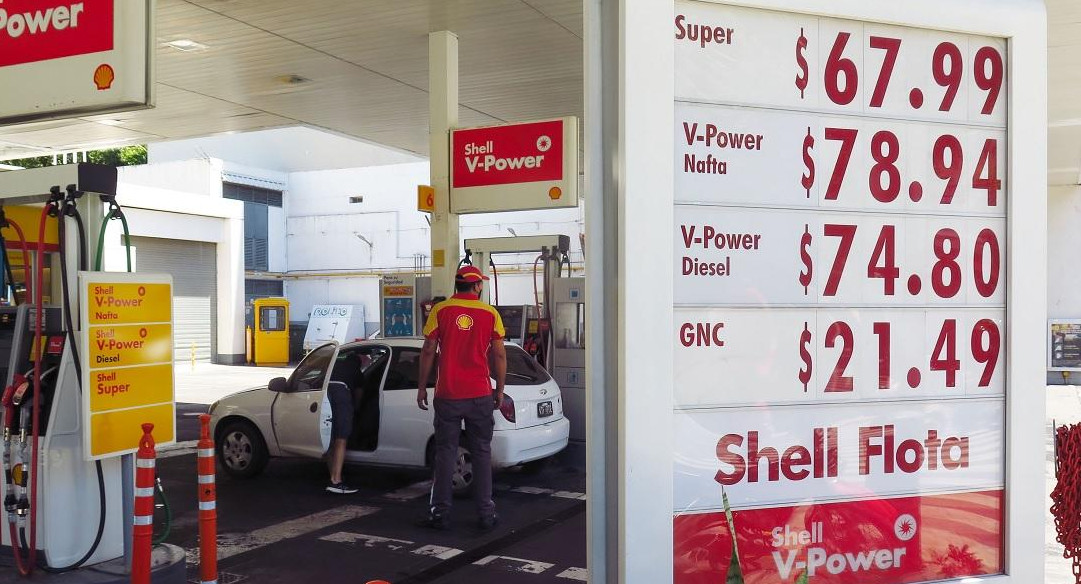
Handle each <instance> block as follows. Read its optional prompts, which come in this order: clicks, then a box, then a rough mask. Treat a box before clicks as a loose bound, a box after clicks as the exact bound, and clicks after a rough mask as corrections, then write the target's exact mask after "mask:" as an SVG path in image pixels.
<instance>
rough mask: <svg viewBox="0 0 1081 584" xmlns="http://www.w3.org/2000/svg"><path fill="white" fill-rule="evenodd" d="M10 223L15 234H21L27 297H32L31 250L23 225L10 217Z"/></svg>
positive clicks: (5, 259)
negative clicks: (29, 249) (28, 249)
mask: <svg viewBox="0 0 1081 584" xmlns="http://www.w3.org/2000/svg"><path fill="white" fill-rule="evenodd" d="M8 224H9V225H11V228H12V229H14V230H15V234H16V235H18V236H19V244H20V245H21V246H22V250H23V277H24V278H26V298H28V299H29V298H32V296H31V294H32V292H31V287H30V252H29V251H27V249H26V247H27V246H26V236H25V235H23V230H22V227H19V224H18V223H16V222H14V221H12V220H11V219H8ZM4 261H7V258H4Z"/></svg>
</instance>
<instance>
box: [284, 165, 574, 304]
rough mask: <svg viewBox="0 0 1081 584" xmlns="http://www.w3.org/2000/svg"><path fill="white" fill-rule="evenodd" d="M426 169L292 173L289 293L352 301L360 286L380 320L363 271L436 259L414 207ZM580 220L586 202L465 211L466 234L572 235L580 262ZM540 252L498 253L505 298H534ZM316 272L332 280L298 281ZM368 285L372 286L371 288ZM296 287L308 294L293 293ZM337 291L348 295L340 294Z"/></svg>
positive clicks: (409, 266) (374, 292)
mask: <svg viewBox="0 0 1081 584" xmlns="http://www.w3.org/2000/svg"><path fill="white" fill-rule="evenodd" d="M428 177H429V172H428V163H427V162H421V163H412V164H399V165H393V166H380V167H370V168H358V169H346V170H331V171H315V172H301V173H293V174H291V175H289V187H290V191H289V197H288V202H287V204H286V213H287V238H286V245H287V255H288V266H289V269H288V276H287V281H286V293H287V295H288V296H289V297H290V300H291V302H294V303H296V302H299V303H301V304H305V305H308V304H307V302H308V301H307V297H308V295H310V294H315V293H314V292H309V290H316V289H318V290H320V291H321V292H319V293H320V294H322V293H325V294H328V296H327V298H326V300H324V301H321V302H314V303H347V301H346V300H344V298H345V296H347V295H349V294H354V293H355V294H362V295H365V296H366V297H368V298H370V299H371V302H372V303H371V304H366V308H367V309H368V311H369V317H368V319H369V320H375V318H373V317H372V315H373V314H377V311H378V306H379V305H378V298H379V293H378V287H377V284H375V283H372V282H369V281H368V279H369V277H370V276H366V277H365V278H364V279H363V281H364V283H363V284H361V283H359V282H358V281H357V280H356V278H357V277H358V274H357V273H358V272H363V273H364V274H365V275H370V274H378V273H381V272H387V271H408V270H412V269H413V268H414V266H415V262H416V258H415V256H416V255H418V254H419V255H422V256H423V257H424V262H425V263H424V265H425V266H430V259H428V256H429V255H430V253H431V250H430V240H429V237H430V230H429V227H428V222H427V221H426V217H427V215H426V214H425V213H421V212H419V211H417V210H416V206H417V199H416V196H417V195H416V187H417V185H420V184H427V182H428ZM356 196H362V197H363V198H364V200H363V202H361V203H350V202H349V198H350V197H356ZM582 225H583V221H582V212H581V209H559V210H550V211H524V212H514V213H489V214H483V215H466V216H463V217H462V219H461V235H462V239H463V240H464V239H470V238H480V237H509V236H513V235H518V236H526V235H548V234H563V235H568V236H570V238H571V253H570V257H571V260H572V262H574V263H575V264H576V265H578V266H581V262H582V257H583V256H582V251H581V243H580V242H581V239H580V237H579V235H580V234H581V233H582V229H583V227H582ZM535 257H536V255H535V254H522V255H499V256H496V257H495V261H496V263H497V267H498V269H499V270H500V271H501V274H503V276H502V277H501V278H500V298H499V300H500V302H501V303H504V304H526V303H533V281H532V267H533V260H534V259H535ZM311 280H318V281H323V282H326V283H327V284H326V285H325V286H323V287H322V288H320V287H319V286H317V285H315V284H312V285H311V286H307V285H300V284H299V283H301V282H306V281H311ZM335 281H347V282H351V284H350V286H352V287H353V288H357V289H360V290H363V292H356V291H354V290H352V289H351V290H349V291H344V290H342V289H341V288H338V287H336V286H334V285H333V284H332V282H335ZM368 286H371V287H372V288H371V289H370V290H369V289H368ZM301 290H304V292H301ZM294 291H296V293H297V294H300V295H302V296H296V297H295V296H294ZM336 294H340V295H341V296H342V298H337V297H335V295H336ZM349 303H355V302H349ZM294 306H296V304H294ZM308 306H309V307H310V305H308ZM298 308H299V307H298ZM309 309H310V308H309ZM306 310H308V309H305V310H296V311H295V312H294V314H296V316H295V317H293V318H294V320H301V318H302V315H303V314H305V311H306Z"/></svg>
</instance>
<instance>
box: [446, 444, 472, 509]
mask: <svg viewBox="0 0 1081 584" xmlns="http://www.w3.org/2000/svg"><path fill="white" fill-rule="evenodd" d="M451 485H452V487H453V489H454V496H456V497H466V496H468V495H469V494H470V493H472V492H473V456H472V455H471V454H469V451H468V450H466V449H465V448H462V447H461V446H459V447H458V457H457V458H455V459H454V475H453V476H452V477H451Z"/></svg>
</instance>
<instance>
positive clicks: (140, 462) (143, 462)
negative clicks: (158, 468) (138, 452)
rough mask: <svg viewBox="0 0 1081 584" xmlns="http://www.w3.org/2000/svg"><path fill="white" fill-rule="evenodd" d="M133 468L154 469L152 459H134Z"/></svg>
mask: <svg viewBox="0 0 1081 584" xmlns="http://www.w3.org/2000/svg"><path fill="white" fill-rule="evenodd" d="M135 467H136V468H154V459H153V458H136V459H135Z"/></svg>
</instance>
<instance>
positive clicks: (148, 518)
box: [132, 515, 154, 525]
mask: <svg viewBox="0 0 1081 584" xmlns="http://www.w3.org/2000/svg"><path fill="white" fill-rule="evenodd" d="M132 525H154V516H153V515H136V516H135V521H133V522H132Z"/></svg>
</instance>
